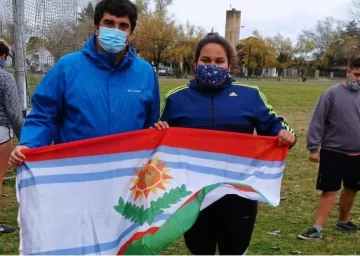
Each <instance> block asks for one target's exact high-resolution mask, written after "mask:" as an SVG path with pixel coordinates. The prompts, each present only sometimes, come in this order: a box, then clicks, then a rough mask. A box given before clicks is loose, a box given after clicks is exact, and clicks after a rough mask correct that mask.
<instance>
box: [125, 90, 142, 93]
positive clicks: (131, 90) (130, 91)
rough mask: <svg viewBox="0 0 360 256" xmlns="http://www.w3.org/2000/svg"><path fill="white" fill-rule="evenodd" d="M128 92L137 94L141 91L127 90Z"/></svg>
mask: <svg viewBox="0 0 360 256" xmlns="http://www.w3.org/2000/svg"><path fill="white" fill-rule="evenodd" d="M127 91H128V92H137V93H139V92H141V90H131V89H129V90H127Z"/></svg>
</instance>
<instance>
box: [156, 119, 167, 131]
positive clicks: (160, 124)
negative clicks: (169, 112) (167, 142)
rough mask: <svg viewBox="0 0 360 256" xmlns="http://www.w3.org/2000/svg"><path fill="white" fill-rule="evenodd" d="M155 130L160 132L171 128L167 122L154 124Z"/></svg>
mask: <svg viewBox="0 0 360 256" xmlns="http://www.w3.org/2000/svg"><path fill="white" fill-rule="evenodd" d="M154 128H156V129H158V130H159V131H161V130H164V129H167V128H169V124H168V123H167V122H166V121H164V122H163V121H159V122H157V123H155V124H154Z"/></svg>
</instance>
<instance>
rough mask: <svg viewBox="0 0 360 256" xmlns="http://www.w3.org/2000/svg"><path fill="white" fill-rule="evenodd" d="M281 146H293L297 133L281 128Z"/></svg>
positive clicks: (279, 139)
mask: <svg viewBox="0 0 360 256" xmlns="http://www.w3.org/2000/svg"><path fill="white" fill-rule="evenodd" d="M278 142H279V146H288V145H289V146H292V145H294V144H295V135H294V134H292V133H291V132H289V131H287V130H281V131H280V132H279V134H278Z"/></svg>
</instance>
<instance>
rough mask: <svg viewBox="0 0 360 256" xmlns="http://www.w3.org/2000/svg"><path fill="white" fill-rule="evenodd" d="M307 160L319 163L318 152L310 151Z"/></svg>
mask: <svg viewBox="0 0 360 256" xmlns="http://www.w3.org/2000/svg"><path fill="white" fill-rule="evenodd" d="M309 160H310V161H311V162H313V163H319V162H320V153H319V152H314V153H310V155H309Z"/></svg>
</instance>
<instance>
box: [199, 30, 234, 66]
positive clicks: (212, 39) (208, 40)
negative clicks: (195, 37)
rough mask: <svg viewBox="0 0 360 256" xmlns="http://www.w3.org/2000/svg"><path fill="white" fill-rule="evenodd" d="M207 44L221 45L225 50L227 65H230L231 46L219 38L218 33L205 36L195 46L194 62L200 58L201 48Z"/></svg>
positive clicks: (231, 56)
mask: <svg viewBox="0 0 360 256" xmlns="http://www.w3.org/2000/svg"><path fill="white" fill-rule="evenodd" d="M207 44H219V45H221V46H222V47H223V48H224V50H225V53H226V57H227V59H228V63H229V65H231V62H232V58H233V50H232V48H231V45H230V44H229V42H228V41H227V40H226V39H225V38H223V37H222V36H220V35H219V34H218V33H213V32H211V33H209V34H207V35H206V37H204V38H203V39H201V40H200V42H199V44H198V45H197V47H196V50H195V60H196V62H197V61H198V59H199V57H200V52H201V50H202V48H203V47H204V46H205V45H207Z"/></svg>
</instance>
